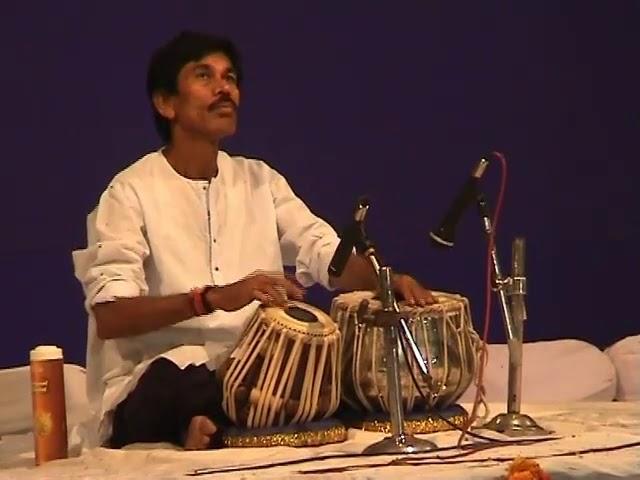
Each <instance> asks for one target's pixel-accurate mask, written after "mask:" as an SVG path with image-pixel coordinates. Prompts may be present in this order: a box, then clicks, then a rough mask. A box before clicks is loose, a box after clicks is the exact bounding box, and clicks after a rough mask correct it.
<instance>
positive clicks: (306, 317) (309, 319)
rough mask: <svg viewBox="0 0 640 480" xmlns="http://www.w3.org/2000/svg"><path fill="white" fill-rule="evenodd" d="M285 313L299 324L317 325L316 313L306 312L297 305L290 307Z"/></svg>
mask: <svg viewBox="0 0 640 480" xmlns="http://www.w3.org/2000/svg"><path fill="white" fill-rule="evenodd" d="M284 311H285V313H286V314H287V315H289V316H290V317H292V318H295V319H296V320H298V321H299V322H304V323H315V322H317V321H318V317H317V316H316V314H315V313H313V312H311V311H309V310H306V309H304V308H302V307H298V306H295V305H290V306H288V307H287V308H285V309H284Z"/></svg>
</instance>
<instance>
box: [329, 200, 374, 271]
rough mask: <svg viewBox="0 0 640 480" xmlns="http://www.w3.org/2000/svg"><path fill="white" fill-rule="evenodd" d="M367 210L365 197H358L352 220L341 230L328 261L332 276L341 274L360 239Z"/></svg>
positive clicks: (367, 201) (367, 205)
mask: <svg viewBox="0 0 640 480" xmlns="http://www.w3.org/2000/svg"><path fill="white" fill-rule="evenodd" d="M368 210H369V200H368V199H367V197H360V198H359V199H358V202H357V204H356V209H355V211H354V213H353V220H352V221H351V223H350V224H349V225H347V227H346V228H344V229H343V230H342V233H341V235H340V243H339V244H338V248H336V251H335V253H334V254H333V257H332V258H331V262H330V263H329V268H328V269H327V271H328V272H329V275H331V276H332V277H340V276H341V275H342V272H343V271H344V268H345V267H346V266H347V261H348V260H349V257H350V256H351V253H352V252H353V248H354V247H355V246H356V244H357V243H358V242H359V241H360V240H361V239H362V237H363V234H362V228H363V226H362V225H363V222H364V218H365V217H366V215H367V211H368Z"/></svg>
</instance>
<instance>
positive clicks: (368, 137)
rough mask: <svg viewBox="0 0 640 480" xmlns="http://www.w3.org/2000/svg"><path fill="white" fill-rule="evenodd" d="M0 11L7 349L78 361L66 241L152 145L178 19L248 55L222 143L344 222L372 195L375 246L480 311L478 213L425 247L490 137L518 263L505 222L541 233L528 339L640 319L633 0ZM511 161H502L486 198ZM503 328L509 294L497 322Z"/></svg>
mask: <svg viewBox="0 0 640 480" xmlns="http://www.w3.org/2000/svg"><path fill="white" fill-rule="evenodd" d="M330 3H332V4H331V5H330ZM376 3H377V5H376ZM2 24H3V25H2V28H1V29H0V40H1V41H0V48H1V53H2V56H1V58H2V64H3V65H2V66H3V68H2V75H1V76H0V87H1V92H2V107H3V128H2V130H3V135H2V138H3V141H2V144H3V147H4V155H3V160H4V165H5V167H4V173H3V178H4V188H2V189H1V190H0V208H2V218H3V222H2V223H3V229H2V235H1V236H0V238H1V240H0V242H1V244H0V246H1V248H0V262H1V263H0V264H1V269H2V274H3V277H4V282H3V287H2V306H3V315H2V318H3V330H4V332H5V333H4V335H3V338H4V341H3V342H2V344H3V348H2V350H1V353H0V367H4V366H10V365H17V364H23V363H25V362H26V361H27V357H28V350H29V349H30V348H31V347H32V346H33V345H35V344H39V343H57V344H59V345H61V346H62V347H63V348H64V349H65V354H66V357H67V359H68V360H69V361H74V362H78V363H84V348H85V331H86V317H85V314H84V310H83V305H82V300H83V298H82V292H81V289H80V286H79V284H78V283H77V281H76V280H75V278H74V277H73V272H72V264H71V257H70V254H71V250H73V249H74V248H78V247H81V246H83V245H84V239H85V215H86V214H87V213H88V212H89V211H90V210H91V209H92V208H93V206H94V204H95V202H96V201H97V198H98V196H99V194H100V193H101V191H102V190H103V188H104V187H105V186H106V184H107V182H108V181H109V180H110V178H111V177H112V176H113V175H114V174H115V173H116V172H117V171H118V170H120V169H122V168H123V167H125V166H126V165H128V164H129V163H131V162H132V161H134V160H135V159H136V158H138V156H140V155H141V154H143V153H146V152H147V151H149V150H151V149H155V148H157V146H158V145H159V143H158V139H157V137H156V135H155V133H154V130H153V127H152V122H151V116H150V113H149V109H148V105H147V101H146V98H145V95H144V75H145V69H146V63H147V59H148V56H149V54H150V51H151V50H152V49H153V48H154V47H156V46H157V45H158V44H160V43H161V42H164V41H165V40H167V39H168V38H169V37H170V36H172V35H173V34H175V33H176V32H177V31H178V30H180V29H183V28H193V29H201V30H208V31H212V32H218V33H223V34H227V35H230V36H232V37H233V38H234V39H235V40H236V42H237V43H238V45H239V47H240V48H241V50H242V51H243V53H244V63H245V69H246V83H245V85H244V88H243V105H242V111H241V124H240V130H239V133H238V135H237V136H236V137H235V138H234V139H233V140H232V141H230V142H229V144H228V145H227V148H228V149H229V150H230V151H232V152H237V153H242V154H245V155H249V156H256V157H260V158H264V159H266V160H267V161H268V162H270V163H271V164H272V165H273V166H275V167H276V168H278V169H279V170H280V171H281V172H283V173H284V174H285V175H286V176H287V178H288V179H289V180H290V183H291V184H292V186H293V187H294V189H295V190H296V191H297V192H298V193H299V195H300V196H301V197H302V198H303V199H305V200H306V202H307V203H308V204H309V205H310V207H311V208H312V209H313V210H315V211H316V212H317V213H318V214H319V215H321V216H323V217H325V218H326V219H327V220H328V221H330V222H331V223H333V224H334V225H335V226H336V227H339V226H340V225H341V224H342V223H343V222H344V221H345V220H346V218H347V216H348V215H349V212H350V211H351V209H352V206H353V202H354V200H355V198H356V197H357V196H358V195H360V194H362V193H369V194H370V196H371V199H372V209H371V211H370V215H369V221H368V229H369V233H370V235H371V237H372V238H373V239H374V240H375V241H376V242H377V244H378V245H379V248H380V250H381V253H382V254H383V255H384V256H385V258H386V259H387V260H388V261H389V263H391V264H392V265H393V266H394V267H396V268H397V269H401V270H405V271H410V272H412V273H413V274H415V275H416V276H417V277H419V278H420V279H422V280H423V281H425V282H427V283H428V284H430V285H431V286H433V287H436V288H440V289H445V290H451V291H456V292H460V293H463V294H465V295H467V296H468V297H470V299H471V301H472V305H473V311H474V314H475V322H476V327H477V328H478V330H480V327H481V325H480V323H481V322H480V320H481V312H482V307H483V304H482V302H483V297H482V292H483V281H484V272H483V268H484V250H485V245H484V239H483V237H482V232H481V228H480V223H479V220H478V218H477V216H476V215H475V214H474V213H473V212H468V213H467V215H465V217H464V220H463V222H462V224H461V226H460V229H459V242H458V243H459V245H458V247H457V248H456V249H455V250H453V251H448V252H441V251H437V250H434V249H432V248H431V247H430V246H429V244H428V241H427V233H428V231H429V229H430V228H432V227H433V226H434V225H435V224H436V222H437V221H438V220H439V217H440V215H441V214H442V212H443V211H444V209H445V208H446V207H447V205H448V203H449V201H450V199H451V197H452V195H453V194H454V192H455V191H456V190H457V188H458V187H459V185H460V183H461V182H462V181H463V180H464V179H465V177H466V175H467V174H468V171H469V170H470V168H471V167H472V166H473V164H474V163H475V162H476V161H477V159H478V158H479V156H480V155H481V154H483V153H484V152H485V151H487V150H489V149H498V150H501V151H503V152H504V153H505V154H506V155H507V156H508V159H509V184H508V187H507V194H506V204H505V209H504V215H503V219H502V223H501V228H500V231H499V239H498V245H499V248H500V252H501V255H502V257H503V258H502V261H503V264H504V267H505V268H506V267H507V266H508V260H509V256H510V243H511V240H512V238H513V237H514V236H515V235H516V234H521V235H524V236H525V237H526V239H527V242H528V258H527V260H528V267H529V282H530V295H529V297H528V300H529V313H530V321H529V322H528V323H527V325H526V331H525V335H526V337H527V338H528V339H529V340H533V339H543V338H559V337H573V338H581V339H585V340H587V341H590V342H592V343H594V344H597V345H599V346H601V347H604V346H606V345H608V344H610V343H611V342H613V341H615V340H617V339H619V338H621V337H623V336H625V335H628V334H632V333H638V331H639V327H638V319H637V313H636V310H637V308H636V305H635V302H634V300H635V298H636V297H635V295H636V292H637V285H638V280H637V273H638V268H639V266H640V256H639V255H638V248H637V245H638V242H640V229H639V225H640V222H639V219H638V206H639V205H640V202H639V201H638V200H639V199H638V193H637V192H636V191H634V188H633V187H634V183H635V182H634V180H635V177H636V175H637V173H638V166H637V163H636V162H637V161H638V159H639V158H640V146H639V138H640V135H639V132H638V130H639V125H640V117H639V114H638V112H639V111H640V101H639V100H640V96H639V94H638V91H639V88H638V85H640V74H639V67H638V58H640V48H639V47H640V33H639V31H640V30H639V29H638V25H639V24H640V4H638V2H634V1H617V2H582V1H581V2H560V3H558V2H551V1H548V2H535V3H532V2H526V3H506V4H505V2H460V3H456V4H451V3H450V2H419V1H400V2H390V1H387V2H317V3H316V4H311V3H306V2H297V1H293V0H288V1H280V2H233V4H232V3H231V2H227V3H225V4H224V5H223V4H222V2H212V1H191V2H177V1H176V2H169V1H154V2H150V1H147V2H126V3H125V2H120V5H117V4H116V5H114V2H107V3H104V2H103V3H95V2H79V1H78V2H70V1H68V2H40V5H35V4H34V2H17V1H14V2H12V3H9V2H7V3H6V4H5V5H3V22H2ZM498 178H499V168H498V164H497V163H494V164H493V165H492V166H491V167H490V170H489V171H488V174H487V178H486V181H485V182H484V186H485V190H486V192H487V195H488V197H489V198H490V199H492V200H494V199H495V195H496V188H497V181H498ZM329 300H330V296H329V295H328V294H326V293H324V292H321V291H318V290H313V291H312V292H311V294H310V297H309V301H310V302H313V303H316V304H319V305H321V306H323V307H326V306H327V305H328V302H329ZM503 338H504V336H503V333H502V326H501V321H500V319H499V316H498V315H497V310H496V311H495V315H494V322H493V328H492V340H493V341H501V340H502V339H503Z"/></svg>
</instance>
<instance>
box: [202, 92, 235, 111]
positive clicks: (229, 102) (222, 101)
mask: <svg viewBox="0 0 640 480" xmlns="http://www.w3.org/2000/svg"><path fill="white" fill-rule="evenodd" d="M223 105H224V106H231V107H232V108H233V109H234V110H237V109H238V105H237V104H236V102H234V101H233V99H232V98H231V97H230V96H228V95H222V96H220V98H218V99H217V100H215V101H214V102H212V103H211V104H210V105H209V110H213V109H215V108H218V107H220V106H223Z"/></svg>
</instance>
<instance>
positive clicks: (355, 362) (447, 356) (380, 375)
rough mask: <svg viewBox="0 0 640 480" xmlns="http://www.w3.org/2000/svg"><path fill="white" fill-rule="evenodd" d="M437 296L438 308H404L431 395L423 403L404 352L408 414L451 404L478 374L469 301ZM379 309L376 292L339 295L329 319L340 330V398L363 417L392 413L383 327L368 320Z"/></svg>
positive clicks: (427, 393) (419, 378) (425, 389)
mask: <svg viewBox="0 0 640 480" xmlns="http://www.w3.org/2000/svg"><path fill="white" fill-rule="evenodd" d="M433 294H434V296H435V297H436V299H437V300H438V303H437V304H434V305H429V306H426V307H420V306H415V307H409V306H406V305H403V304H402V303H401V304H400V311H401V312H404V313H406V318H407V321H408V322H407V323H408V326H409V329H410V330H411V332H412V333H413V336H414V338H415V341H416V344H417V346H418V348H419V350H420V352H421V353H422V356H423V358H425V359H426V361H427V362H428V366H429V370H430V374H431V380H430V381H427V380H426V379H424V378H423V377H422V376H421V373H420V370H419V369H418V366H417V365H416V364H415V361H414V360H413V358H410V359H409V365H411V369H412V370H413V374H414V377H415V378H416V380H417V381H418V384H419V385H420V388H421V390H422V391H423V393H424V394H425V396H426V397H427V401H426V402H425V401H424V399H423V398H422V396H420V393H419V392H418V391H417V389H416V388H415V386H414V383H413V380H412V378H411V374H410V372H409V369H408V367H407V362H406V361H405V358H404V355H403V353H402V350H400V365H399V374H400V384H401V389H402V392H401V393H402V402H403V408H404V411H405V412H407V413H410V412H416V411H424V410H427V407H433V408H437V409H445V408H446V407H448V406H450V405H452V404H453V403H454V402H455V401H456V400H457V399H458V398H459V397H460V396H461V395H462V394H463V393H464V391H465V390H466V389H467V388H468V387H469V385H470V383H471V382H472V380H473V378H474V376H475V373H476V365H477V362H478V353H479V350H480V344H481V342H480V338H479V336H478V334H477V333H476V332H475V330H474V329H473V325H472V323H471V314H470V310H469V302H468V300H467V299H466V298H464V297H462V296H460V295H454V294H449V293H441V292H433ZM381 308H382V305H381V303H380V301H379V300H377V299H375V298H374V294H373V293H372V292H362V291H361V292H351V293H345V294H342V295H339V296H337V297H335V298H334V299H333V302H332V305H331V317H332V318H333V319H334V321H336V323H337V324H338V326H339V328H340V331H341V332H342V340H341V342H342V363H341V375H342V398H343V400H344V401H345V402H346V403H347V404H348V405H349V406H350V407H351V408H352V409H354V410H355V411H358V412H362V413H377V412H383V413H388V411H389V407H388V405H389V402H388V398H389V391H388V388H387V373H386V362H385V358H384V351H385V350H384V328H383V327H378V326H373V325H371V323H370V321H369V322H368V321H367V317H369V319H370V318H371V316H372V315H373V314H374V313H375V312H377V311H379V310H381Z"/></svg>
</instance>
